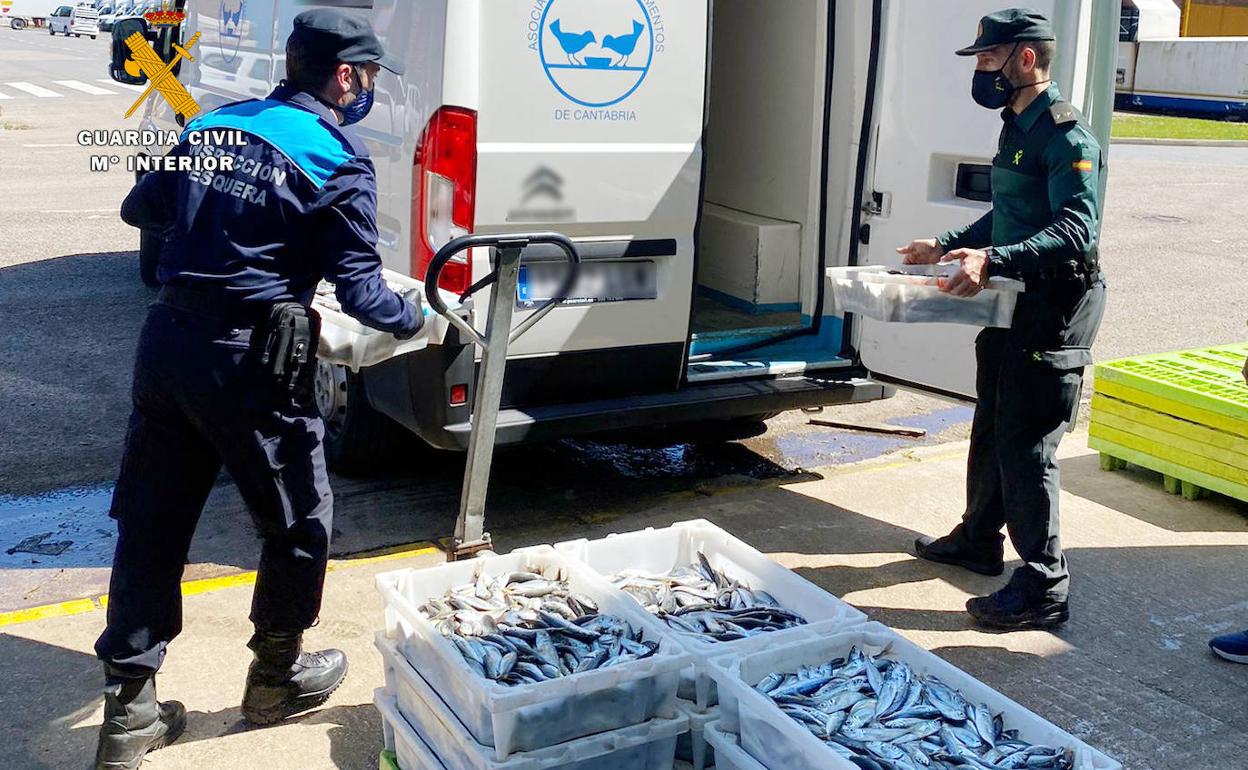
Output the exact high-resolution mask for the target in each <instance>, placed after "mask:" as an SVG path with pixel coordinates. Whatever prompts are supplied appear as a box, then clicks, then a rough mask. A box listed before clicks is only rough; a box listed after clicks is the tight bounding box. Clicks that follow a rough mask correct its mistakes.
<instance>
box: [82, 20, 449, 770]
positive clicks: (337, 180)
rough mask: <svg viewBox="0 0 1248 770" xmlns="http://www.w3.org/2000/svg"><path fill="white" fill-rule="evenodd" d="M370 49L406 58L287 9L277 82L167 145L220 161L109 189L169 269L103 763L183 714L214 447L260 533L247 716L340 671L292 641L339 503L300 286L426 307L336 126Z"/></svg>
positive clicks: (293, 706)
mask: <svg viewBox="0 0 1248 770" xmlns="http://www.w3.org/2000/svg"><path fill="white" fill-rule="evenodd" d="M382 67H385V68H386V69H389V70H390V71H392V72H394V73H396V74H401V73H402V68H401V67H400V66H399V64H398V63H397V62H396V61H394V60H393V59H391V58H390V57H388V56H387V55H386V53H385V52H384V50H383V48H382V45H381V42H380V40H378V38H377V36H376V35H375V34H374V33H373V31H372V29H371V28H370V26H369V24H368V22H367V20H365V19H364V18H362V17H360V16H358V15H353V14H350V13H346V12H343V11H339V10H333V9H329V10H314V11H308V12H306V13H303V14H300V15H299V16H298V17H297V18H296V19H295V24H294V31H293V32H292V34H291V36H290V39H289V41H288V43H287V79H286V80H285V81H283V83H282V85H281V86H280V87H278V88H277V89H276V90H275V91H273V93H272V94H270V95H269V97H268V98H267V99H264V100H252V101H246V102H240V103H236V104H230V105H226V106H224V107H222V108H220V109H218V110H215V111H213V112H210V113H208V114H206V115H204V116H202V117H200V118H198V119H197V120H195V121H193V122H192V123H191V124H190V125H189V126H187V131H186V132H185V133H184V134H183V137H182V143H181V144H179V145H178V146H177V147H175V148H174V149H173V150H172V154H173V155H175V156H190V157H191V158H193V159H198V160H200V161H203V160H204V159H207V158H216V159H217V160H216V162H215V163H216V166H217V168H216V170H215V171H214V170H211V169H210V167H211V166H212V165H213V164H210V163H204V162H201V163H199V164H198V166H197V167H195V168H192V169H191V170H179V171H161V172H155V173H152V174H149V175H147V176H146V177H144V178H143V180H142V181H141V182H140V183H139V184H138V185H137V186H136V187H135V188H134V190H133V191H132V192H131V193H130V195H129V196H128V197H127V198H126V200H125V202H124V203H123V204H122V218H123V219H125V221H126V222H128V223H129V224H131V225H134V226H136V227H140V228H144V229H147V230H150V231H157V232H159V233H160V236H161V238H162V240H163V246H162V251H161V258H160V264H159V269H158V276H159V279H160V282H161V284H162V286H163V288H162V289H161V292H160V296H159V299H158V300H157V302H156V304H154V305H153V306H152V308H151V310H150V312H149V315H148V318H147V322H146V324H145V325H144V327H143V332H142V336H141V338H140V340H139V347H138V354H137V359H136V363H135V370H134V393H133V400H134V411H133V414H132V416H131V420H130V427H129V431H128V434H127V437H126V449H125V456H124V458H123V459H122V465H121V473H120V477H119V479H118V481H117V487H116V491H115V492H114V496H113V505H112V510H111V515H112V517H113V518H114V519H116V520H117V528H118V540H117V550H116V554H115V556H114V561H113V573H112V582H111V586H110V590H109V603H108V625H107V628H106V629H105V631H104V633H103V634H102V635H101V636H100V639H99V641H98V642H97V643H96V653H97V654H98V656H99V657H100V659H101V660H102V661H103V662H104V668H105V676H106V686H105V709H104V725H103V726H102V727H101V730H100V740H99V745H98V748H97V752H96V760H95V766H96V768H97V770H105V769H107V770H116V769H118V768H137V767H138V766H139V764H140V763H141V762H142V760H143V756H144V755H145V754H147V752H149V751H151V750H154V749H156V748H159V747H161V746H164V745H167V744H168V743H170V742H172V741H173V740H175V739H176V738H177V737H178V735H179V734H180V733H181V732H182V730H183V728H184V726H185V722H186V717H185V709H184V708H183V707H182V705H181V704H179V703H177V702H173V701H170V702H166V703H160V702H158V701H157V699H156V688H155V680H154V676H155V673H156V671H157V669H158V668H159V667H160V665H161V662H162V660H163V658H164V655H165V648H166V646H167V645H168V643H169V642H170V641H171V640H172V639H173V638H174V637H175V636H177V634H178V633H179V632H180V630H181V624H182V623H181V621H182V618H181V591H180V581H181V577H182V569H183V564H184V563H185V562H186V557H187V553H188V549H189V548H190V543H191V537H192V535H193V534H194V531H195V526H196V522H197V521H198V519H199V516H200V513H201V511H202V509H203V505H204V501H205V500H206V498H207V497H208V493H209V491H210V490H211V489H212V486H213V484H214V483H215V481H216V478H217V475H218V473H219V471H220V469H221V468H222V466H224V467H225V469H226V470H227V471H229V473H230V475H231V476H232V477H233V479H234V481H235V483H236V484H237V485H238V488H239V491H240V492H241V493H242V496H243V498H244V500H245V501H246V503H247V505H248V507H249V509H250V511H251V513H252V517H253V519H254V521H255V524H256V527H257V529H258V530H259V533H260V536H261V539H262V541H263V546H262V551H261V557H260V566H259V571H258V575H257V578H256V587H255V595H254V598H253V601H252V608H251V621H252V623H253V624H254V626H255V634H254V635H253V636H252V637H251V640H250V641H249V642H248V647H250V648H251V649H252V651H253V652H254V654H255V660H254V661H253V663H252V664H251V668H250V669H249V671H248V676H247V684H246V690H245V693H244V696H243V706H242V712H243V717H244V719H246V720H247V721H248V722H250V723H252V724H269V723H272V722H276V721H278V720H281V719H283V718H285V717H287V716H289V715H291V714H294V713H297V712H300V711H304V710H307V709H309V708H314V707H316V706H318V705H320V704H321V703H324V702H325V701H326V700H327V699H328V698H329V695H330V693H332V692H333V691H334V689H335V688H337V687H338V685H339V684H341V682H342V680H343V678H344V677H345V676H346V672H347V661H346V657H345V656H344V655H343V653H342V652H340V651H337V650H327V651H324V652H317V653H309V652H304V651H303V650H302V645H301V641H302V633H303V631H304V630H305V629H306V628H308V627H310V626H311V625H312V624H313V623H314V622H315V621H316V619H317V615H318V613H319V612H320V607H321V594H322V588H323V584H324V579H325V567H326V561H327V558H328V552H329V542H330V532H331V528H330V522H331V519H332V516H333V494H332V492H331V491H330V486H329V479H328V476H327V474H326V469H325V455H324V450H323V447H322V439H323V436H324V426H323V424H322V422H321V419H320V417H319V415H318V414H317V411H316V409H315V406H314V404H313V403H312V398H311V391H312V387H311V379H312V375H313V366H314V363H315V362H314V361H313V356H314V354H315V350H316V329H317V327H318V324H317V320H316V318H315V314H314V313H313V312H312V311H310V310H309V309H308V306H309V305H310V304H311V301H312V298H313V295H314V293H315V289H316V286H317V284H318V283H319V282H320V281H321V280H322V279H327V280H329V281H330V282H332V283H333V284H334V285H335V287H336V294H337V297H338V300H339V301H340V302H341V305H342V308H343V310H344V311H345V312H347V313H349V314H350V315H352V316H354V317H355V318H356V319H358V320H359V321H361V322H362V323H364V324H367V325H368V326H371V327H373V328H376V329H380V330H382V331H387V332H391V333H393V334H395V336H398V337H401V338H409V337H411V336H413V335H415V334H416V333H417V332H418V331H419V330H420V328H421V326H422V324H423V321H424V316H423V313H422V311H421V302H420V296H419V293H413V294H409V295H405V296H399V295H397V294H396V293H395V292H394V291H392V290H391V289H390V288H389V287H388V286H387V285H386V283H385V281H384V280H383V278H382V273H381V260H380V258H379V256H378V253H377V249H376V242H377V226H376V215H377V188H376V177H375V173H374V169H373V164H372V162H371V161H370V160H369V157H368V153H367V152H366V151H365V149H364V147H363V145H362V144H361V143H360V141H359V140H358V139H357V138H356V137H354V136H353V135H352V134H351V132H350V131H347V130H344V129H343V127H344V126H346V125H349V124H351V123H355V122H357V121H359V120H360V119H362V118H363V117H364V115H365V114H367V112H368V109H369V107H370V106H371V104H372V95H373V93H372V89H373V81H374V78H375V77H377V75H378V73H379V71H380V68H382ZM219 140H225V141H228V142H229V143H228V144H214V143H213V142H216V141H219Z"/></svg>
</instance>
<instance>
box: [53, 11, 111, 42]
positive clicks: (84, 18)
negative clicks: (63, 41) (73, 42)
mask: <svg viewBox="0 0 1248 770" xmlns="http://www.w3.org/2000/svg"><path fill="white" fill-rule="evenodd" d="M57 32H60V33H61V34H63V35H65V37H69V36H70V35H73V36H74V37H82V36H83V35H87V36H88V37H90V38H91V39H92V40H95V38H96V36H97V35H99V34H100V13H99V11H97V10H95V8H92V7H91V6H89V5H75V6H72V7H71V6H68V5H62V6H61V7H59V8H57V9H56V10H55V11H54V12H53V13H52V15H51V16H49V17H48V34H49V35H55V34H56V33H57Z"/></svg>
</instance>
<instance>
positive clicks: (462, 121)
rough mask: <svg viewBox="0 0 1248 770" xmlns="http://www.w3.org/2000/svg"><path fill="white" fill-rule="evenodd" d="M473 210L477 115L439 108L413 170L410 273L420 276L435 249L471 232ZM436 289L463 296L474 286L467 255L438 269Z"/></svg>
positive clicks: (474, 216)
mask: <svg viewBox="0 0 1248 770" xmlns="http://www.w3.org/2000/svg"><path fill="white" fill-rule="evenodd" d="M476 208H477V113H476V112H475V111H473V110H468V109H464V108H462V107H441V108H439V109H438V111H437V112H435V113H433V117H431V118H430V119H429V124H428V125H427V126H425V131H424V133H423V134H421V137H420V144H419V145H418V146H417V148H416V158H415V162H414V164H413V166H412V225H413V226H414V227H415V230H416V232H415V237H414V238H412V275H413V276H415V277H417V278H422V279H423V278H424V277H425V275H426V273H427V272H428V270H429V263H430V262H432V261H433V255H434V254H436V253H437V251H438V249H440V248H442V247H443V246H445V245H446V244H447V243H450V242H451V241H452V240H453V239H455V238H458V237H459V236H461V235H468V234H469V233H471V232H472V229H473V224H474V222H475V219H476ZM439 285H440V286H441V287H442V288H443V289H446V290H447V291H453V292H455V293H456V294H462V293H464V292H465V291H467V290H468V287H469V286H471V285H472V265H471V264H470V262H469V261H468V254H467V253H464V254H460V255H457V256H456V257H455V258H454V259H453V260H451V262H450V263H449V264H447V266H446V267H445V268H443V270H442V278H441V281H440V282H439Z"/></svg>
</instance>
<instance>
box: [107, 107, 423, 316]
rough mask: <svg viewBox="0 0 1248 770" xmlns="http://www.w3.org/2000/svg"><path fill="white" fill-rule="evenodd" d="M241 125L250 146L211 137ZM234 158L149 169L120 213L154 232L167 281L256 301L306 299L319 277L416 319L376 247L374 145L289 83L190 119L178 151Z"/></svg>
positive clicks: (353, 304)
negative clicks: (223, 165)
mask: <svg viewBox="0 0 1248 770" xmlns="http://www.w3.org/2000/svg"><path fill="white" fill-rule="evenodd" d="M208 129H212V130H222V129H236V130H239V131H242V132H245V133H244V137H245V138H246V140H247V142H248V143H247V144H246V145H241V146H236V145H234V144H227V145H214V144H211V143H207V142H204V141H203V139H204V138H211V135H205V134H198V136H199V137H200V139H201V141H200V142H199V143H192V142H191V141H190V140H191V139H192V138H193V137H195V136H196V135H197V134H194V133H193V132H204V131H206V130H208ZM204 153H211V154H214V155H219V154H222V153H224V154H228V155H233V156H234V170H233V171H225V170H220V171H217V172H215V173H214V172H212V171H207V170H199V171H194V170H192V171H176V172H175V171H159V172H153V173H150V174H147V175H146V176H144V177H143V179H142V181H140V182H139V184H137V185H136V186H135V187H134V189H133V190H132V191H131V192H130V194H129V195H128V196H127V197H126V200H125V202H124V203H122V207H121V216H122V219H124V220H125V221H126V222H127V223H128V224H131V225H133V226H135V227H139V228H144V229H149V230H157V231H160V232H161V234H162V238H163V241H164V243H163V244H162V248H161V256H160V263H159V268H158V271H157V277H158V278H159V280H160V282H161V283H162V284H171V285H178V286H187V287H191V288H198V289H215V290H223V291H224V292H225V293H226V294H227V295H229V296H232V297H234V298H236V299H237V300H239V301H241V302H244V303H248V302H256V303H270V302H291V301H293V302H302V303H304V304H308V303H310V302H311V301H312V297H313V295H314V293H315V290H316V285H317V283H319V282H320V281H321V279H327V280H329V281H330V282H331V283H333V284H334V288H335V294H336V295H337V297H338V301H339V302H340V303H341V305H342V309H343V310H344V311H345V312H346V313H348V314H349V315H351V316H352V317H353V318H355V319H357V320H358V321H360V322H361V323H363V324H366V325H368V326H371V327H373V328H375V329H380V330H382V331H388V332H394V333H400V334H402V333H406V332H410V331H412V330H413V329H414V328H416V326H417V324H418V322H419V319H418V318H417V316H416V313H415V312H414V311H413V309H412V308H411V307H410V306H409V305H408V304H407V303H406V302H404V301H403V300H402V298H400V297H399V296H398V295H397V294H395V293H394V292H393V291H391V290H390V288H389V287H388V286H387V285H386V283H385V280H384V279H383V278H382V275H381V258H380V256H379V255H378V253H377V178H376V173H375V171H374V169H373V163H372V161H371V160H370V159H369V157H368V151H367V149H366V148H365V147H364V145H363V143H362V142H360V141H359V140H358V139H357V138H356V137H355V136H353V135H352V133H351V132H349V131H344V130H343V129H342V128H340V127H339V126H338V125H337V121H336V120H335V118H334V115H333V113H332V112H331V111H330V110H329V109H328V108H327V107H325V106H324V105H323V104H321V103H320V102H319V101H317V100H316V99H315V98H313V97H312V96H311V95H310V94H307V93H305V92H302V91H297V90H295V89H293V88H290V87H288V86H286V85H282V86H279V87H278V88H277V89H276V90H274V91H273V93H272V94H270V95H269V97H268V98H267V99H263V100H258V99H253V100H250V101H244V102H237V103H234V104H228V105H226V106H224V107H221V108H219V109H217V110H213V111H212V112H209V113H207V114H205V115H202V116H200V117H199V118H196V119H195V120H193V121H192V122H191V123H190V124H189V125H188V126H187V127H186V131H185V132H184V133H183V134H182V141H181V143H180V144H178V145H177V146H176V147H174V148H173V150H171V151H170V155H179V156H182V155H192V156H193V155H201V154H204Z"/></svg>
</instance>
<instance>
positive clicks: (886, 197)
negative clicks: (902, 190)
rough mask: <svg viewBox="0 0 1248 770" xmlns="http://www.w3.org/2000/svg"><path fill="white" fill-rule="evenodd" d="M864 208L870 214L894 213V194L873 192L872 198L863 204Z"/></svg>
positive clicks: (883, 214)
mask: <svg viewBox="0 0 1248 770" xmlns="http://www.w3.org/2000/svg"><path fill="white" fill-rule="evenodd" d="M862 210H863V212H864V213H866V214H867V215H869V216H873V217H887V216H888V215H889V214H892V213H893V194H892V193H888V192H873V193H871V200H869V201H867V202H866V203H864V204H863V205H862Z"/></svg>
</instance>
